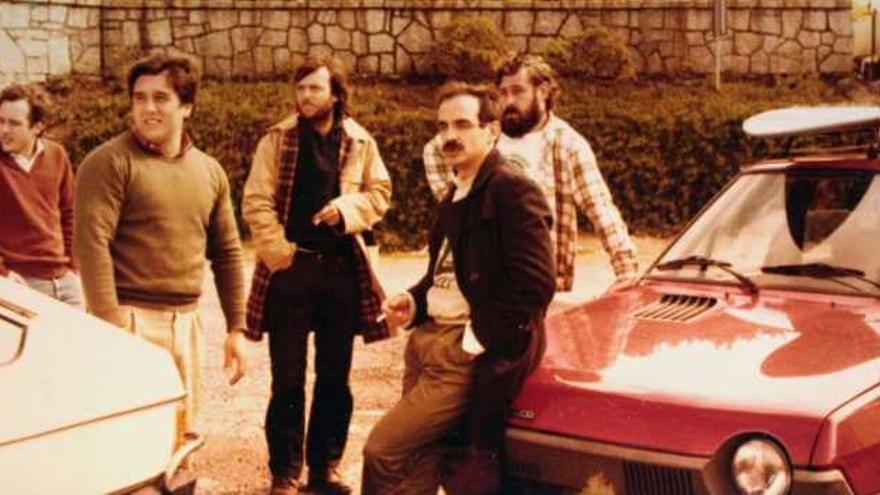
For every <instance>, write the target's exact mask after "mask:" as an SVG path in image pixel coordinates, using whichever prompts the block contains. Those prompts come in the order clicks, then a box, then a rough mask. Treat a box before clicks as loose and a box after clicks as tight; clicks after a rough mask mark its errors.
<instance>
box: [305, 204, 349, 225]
mask: <svg viewBox="0 0 880 495" xmlns="http://www.w3.org/2000/svg"><path fill="white" fill-rule="evenodd" d="M340 220H342V214H341V213H339V208H337V207H336V206H334V205H327V206H325V207H323V208H321V211H319V212H318V213H315V216H313V217H312V223H313V224H315V225H320V224H322V223H326V224H327V225H329V226H331V227H336V226H337V225H339V221H340Z"/></svg>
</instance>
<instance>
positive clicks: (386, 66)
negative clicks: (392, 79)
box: [379, 54, 394, 75]
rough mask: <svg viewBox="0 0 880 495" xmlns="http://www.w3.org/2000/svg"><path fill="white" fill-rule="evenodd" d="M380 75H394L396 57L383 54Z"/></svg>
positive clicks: (380, 57)
mask: <svg viewBox="0 0 880 495" xmlns="http://www.w3.org/2000/svg"><path fill="white" fill-rule="evenodd" d="M379 73H380V74H383V75H391V74H394V56H393V55H390V54H387V55H386V54H382V55H380V56H379Z"/></svg>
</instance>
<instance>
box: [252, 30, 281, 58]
mask: <svg viewBox="0 0 880 495" xmlns="http://www.w3.org/2000/svg"><path fill="white" fill-rule="evenodd" d="M258 45H259V46H264V47H278V46H287V31H279V30H277V29H266V30H265V31H263V34H261V35H260V40H259V43H258ZM267 58H269V59H271V54H270V55H269V56H268V57H267Z"/></svg>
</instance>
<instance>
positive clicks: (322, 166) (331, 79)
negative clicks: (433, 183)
mask: <svg viewBox="0 0 880 495" xmlns="http://www.w3.org/2000/svg"><path fill="white" fill-rule="evenodd" d="M294 81H295V91H296V113H294V114H293V115H291V116H289V117H288V118H286V119H284V120H283V121H282V122H280V123H278V124H276V125H274V126H273V127H271V128H270V129H269V132H268V133H267V134H266V135H265V136H264V137H263V138H262V139H261V140H260V143H259V144H258V145H257V150H256V153H255V154H254V159H253V165H252V168H251V172H250V176H249V177H248V180H247V184H246V185H245V191H244V201H243V210H244V218H245V220H246V221H247V223H248V226H249V227H250V229H251V233H252V235H253V241H254V247H255V249H256V252H257V258H258V260H257V266H256V272H255V273H254V279H253V284H252V287H251V295H250V298H249V300H248V308H247V309H248V314H247V323H248V332H249V336H250V337H251V338H253V339H259V338H260V337H261V333H262V332H264V331H265V332H268V334H269V354H270V358H271V361H272V397H271V399H270V402H269V408H268V411H267V413H266V439H267V441H268V444H269V468H270V470H271V472H272V489H271V492H270V493H272V494H274V495H281V494H293V493H321V494H346V493H350V491H351V490H350V489H349V487H348V486H346V485H345V483H344V482H343V481H342V480H341V479H340V478H339V476H338V474H337V471H336V467H337V466H338V464H339V461H340V459H341V458H342V453H343V451H344V449H345V443H346V438H347V436H348V427H349V424H350V421H351V413H352V395H351V390H350V388H349V383H348V376H349V371H350V369H351V359H352V346H353V341H354V335H355V333H358V332H359V333H361V334H362V335H363V337H364V340H365V341H367V342H370V341H373V340H378V339H381V338H383V337H387V336H388V335H389V332H388V326H387V324H386V323H385V322H384V321H381V319H380V320H379V321H377V317H378V316H379V314H380V308H381V303H382V300H383V299H384V294H383V292H382V289H381V286H380V285H379V283H378V280H377V279H376V277H375V274H374V272H373V270H372V267H371V266H370V257H369V256H367V255H366V247H365V244H364V242H363V238H362V236H361V234H362V233H363V232H365V231H367V230H369V229H370V228H371V227H372V226H373V225H374V224H375V223H376V222H378V221H379V220H380V219H381V218H382V215H384V214H385V212H386V211H387V210H388V205H389V201H390V199H391V180H390V178H389V176H388V171H387V170H386V169H385V165H384V164H383V163H382V158H381V157H380V156H379V150H378V149H377V147H376V142H375V140H374V139H373V138H372V136H370V134H369V133H368V132H367V131H366V130H365V129H364V128H363V127H361V126H360V125H359V124H358V123H357V122H355V121H354V120H353V119H351V118H349V117H348V116H347V115H346V113H345V109H346V99H347V97H348V90H347V88H346V83H345V76H344V73H343V72H342V70H341V68H340V67H339V66H338V63H337V62H336V61H335V60H318V59H309V60H307V61H306V62H305V63H304V64H303V65H301V66H300V67H299V68H297V70H296V71H295V72H294ZM310 331H314V332H315V339H314V340H315V371H316V379H315V386H314V393H313V397H312V408H311V414H310V417H309V428H308V436H307V437H304V431H303V430H304V404H305V391H304V388H305V373H306V359H307V353H306V349H307V342H308V333H309V332H310ZM304 443H305V444H306V449H305V450H306V452H305V463H307V464H308V466H309V481H308V486H306V487H303V488H300V487H299V476H300V473H301V471H302V468H303V461H304V459H303V444H304Z"/></svg>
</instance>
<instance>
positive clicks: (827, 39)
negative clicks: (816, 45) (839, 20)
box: [822, 31, 836, 45]
mask: <svg viewBox="0 0 880 495" xmlns="http://www.w3.org/2000/svg"><path fill="white" fill-rule="evenodd" d="M835 39H836V37H835V36H834V33H829V32H827V31H826V32H824V33H822V44H823V45H833V44H834V40H835Z"/></svg>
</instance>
